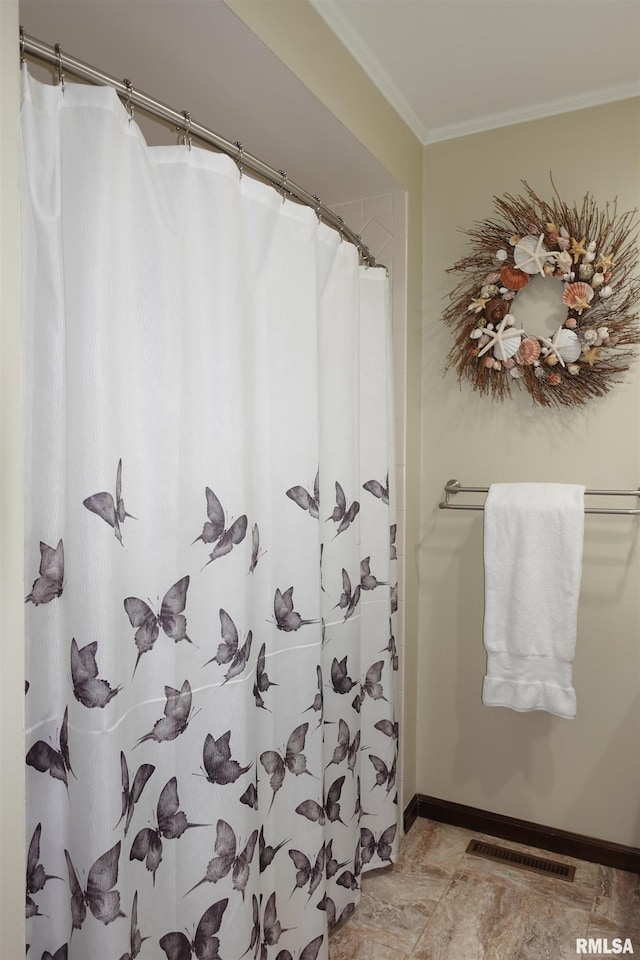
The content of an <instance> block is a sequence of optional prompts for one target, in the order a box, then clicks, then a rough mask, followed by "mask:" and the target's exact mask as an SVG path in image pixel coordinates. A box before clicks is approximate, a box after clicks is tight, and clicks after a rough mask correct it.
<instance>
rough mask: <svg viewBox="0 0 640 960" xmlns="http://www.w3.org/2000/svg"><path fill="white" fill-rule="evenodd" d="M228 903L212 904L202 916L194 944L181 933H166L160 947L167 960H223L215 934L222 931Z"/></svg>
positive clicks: (225, 901)
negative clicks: (194, 959)
mask: <svg viewBox="0 0 640 960" xmlns="http://www.w3.org/2000/svg"><path fill="white" fill-rule="evenodd" d="M228 903H229V900H228V899H225V900H218V901H217V903H212V904H211V906H210V907H209V909H208V910H206V911H205V912H204V913H203V914H202V917H201V918H200V921H199V923H198V926H197V927H196V933H195V936H194V938H193V941H192V942H190V941H189V940H188V939H187V937H185V935H184V933H182V932H180V931H176V932H174V933H166V934H165V935H164V937H161V938H160V947H161V949H162V950H164V952H165V954H166V956H167V960H191V957H192V956H194V957H195V958H196V960H221V957H220V955H219V953H218V950H219V949H220V941H219V939H218V937H216V936H215V934H216V933H218V932H219V930H220V926H221V924H222V917H223V914H224V912H225V910H226V909H227V904H228Z"/></svg>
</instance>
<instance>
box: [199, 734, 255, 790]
mask: <svg viewBox="0 0 640 960" xmlns="http://www.w3.org/2000/svg"><path fill="white" fill-rule="evenodd" d="M230 741H231V730H227V732H226V733H223V734H222V736H221V737H219V738H218V739H217V740H215V739H214V738H213V737H212V736H211V734H210V733H208V734H207V736H206V738H205V741H204V747H203V751H202V762H203V763H204V769H205V774H206V778H207V780H208V781H209V783H218V784H220V785H222V786H227V785H228V784H230V783H235V782H236V780H237V779H238V777H241V776H242V774H243V773H246V772H247V770H248V769H249V768H250V767H251V764H250V763H248V764H247V765H246V767H242V766H240V764H239V763H238V761H237V760H232V759H231V746H230Z"/></svg>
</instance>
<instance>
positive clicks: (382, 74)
mask: <svg viewBox="0 0 640 960" xmlns="http://www.w3.org/2000/svg"><path fill="white" fill-rule="evenodd" d="M309 3H310V4H311V6H312V7H313V8H314V10H315V11H316V13H318V14H319V16H321V17H322V19H323V20H324V22H325V23H326V24H327V26H328V27H329V29H330V30H332V31H333V32H334V33H335V35H336V37H337V38H338V40H339V41H340V43H341V44H342V45H343V46H344V47H346V49H347V50H348V51H349V53H350V54H351V56H352V57H353V59H354V60H355V61H356V63H358V64H359V65H360V66H361V67H362V69H363V70H364V72H365V73H366V74H367V76H368V77H369V79H370V80H371V81H372V83H374V84H375V86H376V87H377V88H378V90H379V91H380V93H381V94H382V95H383V97H384V98H385V100H387V101H388V102H389V104H390V105H391V106H392V107H393V109H394V110H395V111H396V113H397V114H399V116H400V117H402V119H403V120H404V122H405V123H406V124H407V126H408V127H409V129H410V130H411V131H412V132H413V133H414V134H415V135H416V137H417V138H418V140H420V142H421V143H422V144H425V143H426V142H427V138H428V136H429V131H428V129H427V128H426V126H425V125H424V124H423V122H422V120H421V119H420V117H419V116H418V115H417V113H416V112H415V111H414V110H413V108H412V107H410V106H409V104H408V103H407V101H406V99H405V98H404V97H403V95H402V94H401V93H400V91H399V90H398V88H397V87H396V85H395V83H394V82H393V80H392V79H391V77H390V76H389V74H388V73H387V71H386V70H385V69H384V67H383V66H382V65H381V63H380V61H379V60H378V59H377V57H374V55H373V54H372V53H371V50H370V49H369V47H368V46H367V45H366V43H364V41H363V40H362V38H361V37H360V35H359V34H358V32H357V30H355V29H354V28H353V26H352V25H351V23H350V22H349V20H347V18H346V17H345V15H344V14H343V13H342V11H341V10H340V9H339V7H338V6H337V5H336V4H335V3H334V2H333V0H309Z"/></svg>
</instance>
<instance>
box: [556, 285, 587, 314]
mask: <svg viewBox="0 0 640 960" xmlns="http://www.w3.org/2000/svg"><path fill="white" fill-rule="evenodd" d="M592 300H593V287H592V286H590V285H589V284H588V283H583V282H582V281H580V280H579V281H578V282H577V283H570V284H569V286H568V287H567V288H566V290H565V291H564V293H563V294H562V302H563V303H564V305H565V306H566V307H570V308H571V309H572V310H575V312H576V313H577V314H579V315H582V311H583V310H586V309H587V307H588V306H589V304H590V303H591V301H592Z"/></svg>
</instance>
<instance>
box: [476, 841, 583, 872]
mask: <svg viewBox="0 0 640 960" xmlns="http://www.w3.org/2000/svg"><path fill="white" fill-rule="evenodd" d="M466 852H467V853H472V854H473V855H474V856H476V857H484V858H485V859H486V860H498V861H499V862H500V863H508V864H510V866H512V867H519V868H520V869H521V870H533V871H534V872H535V873H544V874H546V876H550V877H558V879H559V880H567V881H569V882H572V881H573V877H574V874H575V872H576V868H575V867H569V866H567V864H566V863H559V862H558V861H557V860H545V859H544V858H542V857H532V856H531V855H530V854H528V853H520V852H519V851H518V850H508V849H507V848H505V847H497V846H495V845H494V844H492V843H483V842H482V841H481V840H472V841H471V843H470V844H469V846H468V847H467V850H466Z"/></svg>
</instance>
